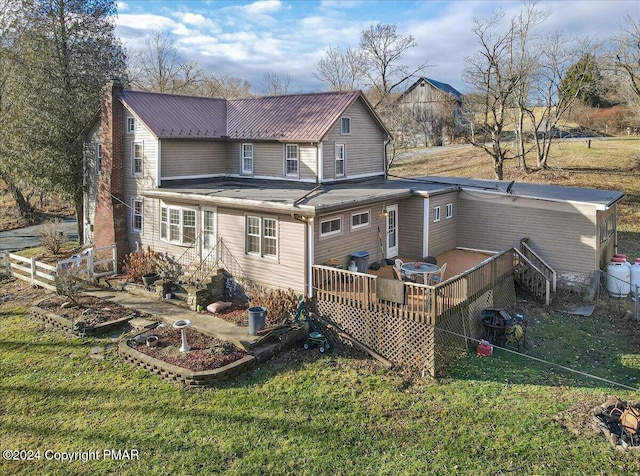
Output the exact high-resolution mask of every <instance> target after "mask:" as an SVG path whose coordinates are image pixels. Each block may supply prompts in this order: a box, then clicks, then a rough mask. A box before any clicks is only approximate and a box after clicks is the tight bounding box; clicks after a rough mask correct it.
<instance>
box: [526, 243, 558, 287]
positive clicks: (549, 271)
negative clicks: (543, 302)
mask: <svg viewBox="0 0 640 476" xmlns="http://www.w3.org/2000/svg"><path fill="white" fill-rule="evenodd" d="M528 241H529V240H528V238H523V239H522V240H520V253H522V254H523V255H524V256H525V257H526V258H527V259H528V260H529V261H530V262H531V264H533V266H535V267H536V268H537V269H538V270H539V271H540V272H541V273H542V274H543V275H544V277H545V278H547V281H549V284H550V285H551V290H552V291H553V292H554V293H555V292H556V281H557V275H556V271H555V270H554V269H553V268H552V267H551V266H549V264H547V262H546V261H545V260H543V259H542V258H541V257H540V255H538V253H536V252H535V251H533V249H532V248H531V247H530V246H529V244H528Z"/></svg>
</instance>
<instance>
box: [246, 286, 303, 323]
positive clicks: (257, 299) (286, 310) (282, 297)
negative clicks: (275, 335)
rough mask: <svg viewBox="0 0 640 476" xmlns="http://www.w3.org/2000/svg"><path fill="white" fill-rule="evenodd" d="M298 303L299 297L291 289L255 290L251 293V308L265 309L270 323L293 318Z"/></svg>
mask: <svg viewBox="0 0 640 476" xmlns="http://www.w3.org/2000/svg"><path fill="white" fill-rule="evenodd" d="M299 303H300V295H299V294H296V293H295V292H294V291H293V290H292V289H287V290H286V291H285V290H283V289H266V288H256V289H255V290H254V291H253V292H252V293H251V306H262V307H264V308H265V309H267V311H268V312H267V318H271V321H272V322H273V321H278V320H282V321H284V320H287V319H290V318H291V317H293V315H294V314H295V312H296V310H297V309H298V304H299Z"/></svg>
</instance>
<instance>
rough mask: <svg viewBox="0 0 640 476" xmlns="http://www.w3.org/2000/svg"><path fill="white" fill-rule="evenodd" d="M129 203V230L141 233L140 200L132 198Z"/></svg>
mask: <svg viewBox="0 0 640 476" xmlns="http://www.w3.org/2000/svg"><path fill="white" fill-rule="evenodd" d="M131 202H132V203H131V229H132V230H133V231H142V200H141V199H139V198H134V199H133V200H132V201H131Z"/></svg>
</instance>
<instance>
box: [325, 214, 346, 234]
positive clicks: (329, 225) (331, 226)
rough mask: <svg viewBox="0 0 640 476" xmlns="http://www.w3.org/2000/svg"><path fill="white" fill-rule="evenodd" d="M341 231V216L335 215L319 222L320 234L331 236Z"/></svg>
mask: <svg viewBox="0 0 640 476" xmlns="http://www.w3.org/2000/svg"><path fill="white" fill-rule="evenodd" d="M340 233H342V218H341V217H336V218H331V219H329V220H324V221H321V222H320V236H321V237H324V236H331V235H338V234H340Z"/></svg>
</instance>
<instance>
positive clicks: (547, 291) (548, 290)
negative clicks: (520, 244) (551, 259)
mask: <svg viewBox="0 0 640 476" xmlns="http://www.w3.org/2000/svg"><path fill="white" fill-rule="evenodd" d="M513 252H514V254H515V255H517V256H518V257H519V258H520V259H521V260H522V261H524V263H525V264H526V265H527V266H528V267H529V268H531V269H533V271H535V272H536V273H538V274H539V275H540V276H541V277H542V278H543V279H544V281H545V304H546V305H547V306H548V305H549V304H550V303H551V280H550V279H549V278H548V277H547V276H546V275H545V274H544V273H543V272H542V270H540V268H538V267H537V266H536V265H535V264H533V262H532V261H531V260H530V259H529V258H527V256H525V255H524V254H523V253H522V252H521V251H520V250H519V249H518V248H515V247H514V248H513Z"/></svg>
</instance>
